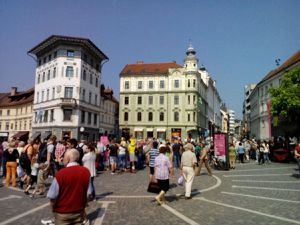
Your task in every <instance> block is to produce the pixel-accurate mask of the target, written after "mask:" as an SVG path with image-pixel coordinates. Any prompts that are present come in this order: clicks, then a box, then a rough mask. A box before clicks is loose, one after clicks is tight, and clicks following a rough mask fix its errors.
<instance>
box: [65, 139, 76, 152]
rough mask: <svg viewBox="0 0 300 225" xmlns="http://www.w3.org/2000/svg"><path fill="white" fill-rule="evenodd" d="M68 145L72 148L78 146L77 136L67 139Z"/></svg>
mask: <svg viewBox="0 0 300 225" xmlns="http://www.w3.org/2000/svg"><path fill="white" fill-rule="evenodd" d="M67 147H68V148H69V149H70V148H76V147H77V140H76V139H75V138H71V139H69V140H67Z"/></svg>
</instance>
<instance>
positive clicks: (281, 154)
mask: <svg viewBox="0 0 300 225" xmlns="http://www.w3.org/2000/svg"><path fill="white" fill-rule="evenodd" d="M271 155H272V158H273V160H274V161H277V162H288V161H289V160H290V158H291V157H290V152H289V150H288V149H284V148H277V149H273V150H272V151H271Z"/></svg>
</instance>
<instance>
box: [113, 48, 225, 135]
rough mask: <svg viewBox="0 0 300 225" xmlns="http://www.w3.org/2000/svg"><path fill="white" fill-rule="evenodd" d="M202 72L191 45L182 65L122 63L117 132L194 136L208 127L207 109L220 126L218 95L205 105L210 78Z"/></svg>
mask: <svg viewBox="0 0 300 225" xmlns="http://www.w3.org/2000/svg"><path fill="white" fill-rule="evenodd" d="M205 72H206V71H205ZM203 73H204V71H201V70H199V68H198V58H197V57H196V51H195V50H194V48H193V47H192V46H191V45H190V46H189V48H188V49H187V52H186V58H185V60H184V65H183V66H181V65H179V64H177V63H175V62H169V63H152V64H146V63H143V62H137V63H136V64H128V65H126V66H125V67H124V69H123V70H122V71H121V73H120V110H119V123H120V132H121V135H122V136H125V137H127V138H128V137H129V135H134V136H136V137H137V139H144V138H147V137H157V138H160V139H163V140H164V139H166V138H167V139H171V138H175V137H177V138H178V137H180V138H181V139H186V138H187V137H192V138H193V139H197V138H198V137H199V136H202V135H204V133H205V132H207V130H208V120H209V118H208V109H209V108H210V109H211V108H213V109H214V111H215V112H216V113H217V116H218V121H220V124H219V127H221V115H220V104H219V105H218V103H216V102H217V100H216V99H217V97H218V96H217V95H215V98H214V99H215V101H216V102H210V103H209V104H208V101H207V99H208V98H209V97H208V96H207V95H208V89H209V84H210V83H211V78H210V77H206V78H207V79H206V80H203ZM206 73H207V72H206ZM205 82H207V84H206V83H205ZM214 90H215V89H214ZM213 104H215V105H213ZM212 115H215V113H212ZM211 119H213V118H211ZM214 119H216V118H214ZM216 120H217V119H216ZM216 120H215V121H216Z"/></svg>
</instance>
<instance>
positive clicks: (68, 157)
mask: <svg viewBox="0 0 300 225" xmlns="http://www.w3.org/2000/svg"><path fill="white" fill-rule="evenodd" d="M79 157H80V155H79V152H78V151H77V149H75V148H71V149H69V150H67V151H66V153H65V155H64V165H65V166H66V165H68V163H71V162H77V161H78V159H79Z"/></svg>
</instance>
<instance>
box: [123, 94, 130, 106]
mask: <svg viewBox="0 0 300 225" xmlns="http://www.w3.org/2000/svg"><path fill="white" fill-rule="evenodd" d="M124 105H129V97H128V96H126V97H125V98H124Z"/></svg>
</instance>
